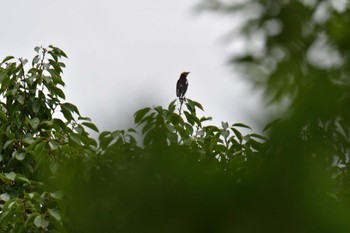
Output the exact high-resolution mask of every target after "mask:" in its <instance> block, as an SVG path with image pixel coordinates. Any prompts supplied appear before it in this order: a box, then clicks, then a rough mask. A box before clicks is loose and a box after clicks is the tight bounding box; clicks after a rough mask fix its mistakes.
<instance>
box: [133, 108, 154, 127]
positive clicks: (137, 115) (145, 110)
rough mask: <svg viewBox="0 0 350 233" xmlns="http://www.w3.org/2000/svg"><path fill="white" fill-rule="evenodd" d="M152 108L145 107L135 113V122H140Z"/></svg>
mask: <svg viewBox="0 0 350 233" xmlns="http://www.w3.org/2000/svg"><path fill="white" fill-rule="evenodd" d="M149 110H151V108H143V109H141V110H139V111H137V112H136V113H135V114H134V117H135V124H139V123H140V122H141V120H142V119H143V117H144V116H145V115H146V114H147V113H148V112H149Z"/></svg>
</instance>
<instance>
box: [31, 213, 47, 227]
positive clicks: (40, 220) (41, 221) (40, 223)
mask: <svg viewBox="0 0 350 233" xmlns="http://www.w3.org/2000/svg"><path fill="white" fill-rule="evenodd" d="M34 225H35V226H37V227H39V228H44V229H45V228H47V227H48V226H49V222H48V221H47V220H45V217H44V216H43V215H38V216H36V217H35V219H34Z"/></svg>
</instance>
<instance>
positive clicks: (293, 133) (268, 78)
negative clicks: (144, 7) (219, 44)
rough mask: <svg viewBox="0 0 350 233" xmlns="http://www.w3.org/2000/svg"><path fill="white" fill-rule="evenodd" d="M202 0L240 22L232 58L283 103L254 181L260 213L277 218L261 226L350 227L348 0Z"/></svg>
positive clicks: (288, 228) (270, 96)
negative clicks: (239, 44)
mask: <svg viewBox="0 0 350 233" xmlns="http://www.w3.org/2000/svg"><path fill="white" fill-rule="evenodd" d="M201 7H202V8H201V9H207V10H208V9H210V10H212V11H214V12H217V13H222V14H226V15H229V16H232V17H233V19H236V20H239V21H240V23H238V25H239V27H238V28H236V29H235V32H236V34H235V36H236V37H233V41H235V40H236V39H238V40H241V41H244V43H243V49H241V50H240V51H239V52H238V53H234V54H233V55H232V58H231V60H230V64H231V65H232V66H234V67H236V68H237V69H238V70H240V72H241V74H242V75H243V76H246V77H249V78H250V80H252V82H253V83H254V84H256V86H257V87H259V88H261V89H262V90H264V92H265V101H266V102H267V103H268V104H270V105H274V106H275V107H277V109H280V112H279V114H278V115H276V116H275V117H276V118H280V120H279V121H275V122H274V124H272V127H271V128H270V130H269V131H268V132H269V135H270V137H269V138H270V139H269V143H268V144H269V146H268V147H269V151H268V153H267V155H266V156H265V158H266V160H265V161H264V164H265V165H264V166H262V167H261V168H260V171H257V172H258V174H259V173H261V174H268V175H267V176H266V177H267V178H266V179H265V180H264V182H262V180H261V179H257V180H258V182H261V183H262V184H263V186H262V187H263V188H262V190H264V191H263V192H264V193H265V197H266V199H270V201H271V203H270V205H272V206H273V207H272V208H270V210H267V211H266V212H263V214H265V215H268V216H270V217H271V219H275V221H270V222H268V221H266V222H265V225H264V227H263V228H262V229H260V232H267V231H268V229H275V230H273V231H276V232H280V231H282V232H310V231H312V232H334V231H336V232H348V231H349V229H350V228H349V226H348V224H347V223H348V222H349V219H348V217H347V216H348V215H349V205H348V204H349V200H350V199H349V194H350V192H349V191H350V189H349V187H350V186H349V184H350V183H349V181H350V180H349V151H350V144H349V143H350V134H349V132H350V111H349V109H350V108H349V106H350V99H349V97H350V85H349V84H350V56H349V55H350V43H349V41H350V30H349V29H348V26H347V25H349V22H350V21H349V20H350V8H349V1H334V0H321V1H316V0H315V1H314V0H311V1H310V0H295V1H293V0H292V1H288V0H287V1H284V0H273V1H272V0H258V1H253V0H246V1H234V0H232V1H221V0H203V1H202V5H201ZM236 22H237V21H236ZM271 120H273V119H271ZM269 186H271V187H269ZM260 188H261V187H260ZM254 191H256V189H254ZM277 193H278V195H276V194H277ZM326 193H327V195H329V197H328V198H327V197H326V195H325V194H326ZM331 198H334V200H333V201H331V200H330V199H331ZM274 208H276V209H274ZM253 210H254V211H255V209H253ZM254 211H252V212H254ZM279 211H280V212H283V213H284V215H281V214H279V213H278V212H279ZM307 219H308V220H307ZM276 229H278V230H276ZM246 232H254V231H253V230H252V231H246Z"/></svg>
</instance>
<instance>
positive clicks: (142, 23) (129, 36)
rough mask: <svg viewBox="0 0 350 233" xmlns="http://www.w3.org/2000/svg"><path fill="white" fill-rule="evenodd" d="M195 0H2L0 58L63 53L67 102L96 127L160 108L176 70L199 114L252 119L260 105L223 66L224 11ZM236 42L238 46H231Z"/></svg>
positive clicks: (118, 124) (169, 96)
mask: <svg viewBox="0 0 350 233" xmlns="http://www.w3.org/2000/svg"><path fill="white" fill-rule="evenodd" d="M198 1H199V0H176V1H173V0H127V1H122V0H11V1H3V2H2V3H1V9H2V13H1V14H0V20H1V22H2V26H1V36H0V59H1V60H2V59H3V58H4V57H5V56H7V55H14V56H16V57H23V58H28V59H31V58H32V57H33V56H34V54H35V52H34V47H35V46H37V45H39V46H40V45H43V46H44V47H46V46H48V45H50V44H52V45H54V46H57V47H59V48H61V49H62V50H63V51H65V52H66V54H67V55H68V60H65V61H64V62H65V63H66V66H67V68H66V70H65V71H64V76H63V79H64V81H65V82H66V87H65V89H64V91H65V93H66V96H67V101H68V102H71V103H73V104H75V105H77V107H78V108H79V110H80V112H81V113H82V115H84V116H88V117H91V118H92V120H93V122H94V123H95V124H96V125H97V126H98V127H99V128H100V129H101V130H116V129H122V128H127V127H129V126H130V125H128V124H130V123H131V122H132V121H133V113H134V112H135V111H137V110H138V109H139V108H143V107H146V106H156V105H162V106H164V107H167V106H168V104H169V103H170V102H171V101H172V100H174V99H175V97H176V95H175V84H176V81H177V79H178V77H179V75H180V73H181V72H182V71H191V73H190V75H189V77H188V80H189V89H188V91H187V94H186V96H187V97H188V98H191V99H193V100H196V101H198V102H200V103H201V104H202V105H203V106H204V109H205V113H204V114H205V115H206V116H212V117H213V118H214V121H213V122H212V123H213V124H219V123H220V122H221V121H228V122H229V123H235V122H242V123H247V124H249V125H252V126H254V127H255V126H256V124H254V122H255V120H256V119H261V115H262V113H261V111H262V109H263V107H261V104H260V103H259V97H258V95H257V94H254V92H256V91H255V90H253V89H251V88H250V87H249V85H248V82H245V81H244V80H242V79H240V78H239V77H237V75H235V74H234V73H233V71H232V69H231V68H230V67H229V66H227V65H226V61H227V60H228V58H229V53H228V52H227V48H228V46H227V45H226V44H225V43H223V40H222V39H223V37H224V36H225V33H228V32H229V29H231V28H232V27H233V25H234V22H230V21H229V20H228V19H227V18H226V19H224V18H223V17H222V18H220V17H219V16H214V15H210V14H209V13H204V14H196V13H195V12H194V7H195V6H196V3H198ZM237 49H239V48H237Z"/></svg>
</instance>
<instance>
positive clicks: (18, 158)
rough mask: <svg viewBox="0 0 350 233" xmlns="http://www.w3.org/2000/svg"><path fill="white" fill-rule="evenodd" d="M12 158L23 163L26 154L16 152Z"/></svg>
mask: <svg viewBox="0 0 350 233" xmlns="http://www.w3.org/2000/svg"><path fill="white" fill-rule="evenodd" d="M12 157H13V158H16V159H17V160H19V161H22V160H23V159H24V158H25V154H24V153H23V152H18V151H14V152H13V153H12Z"/></svg>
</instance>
